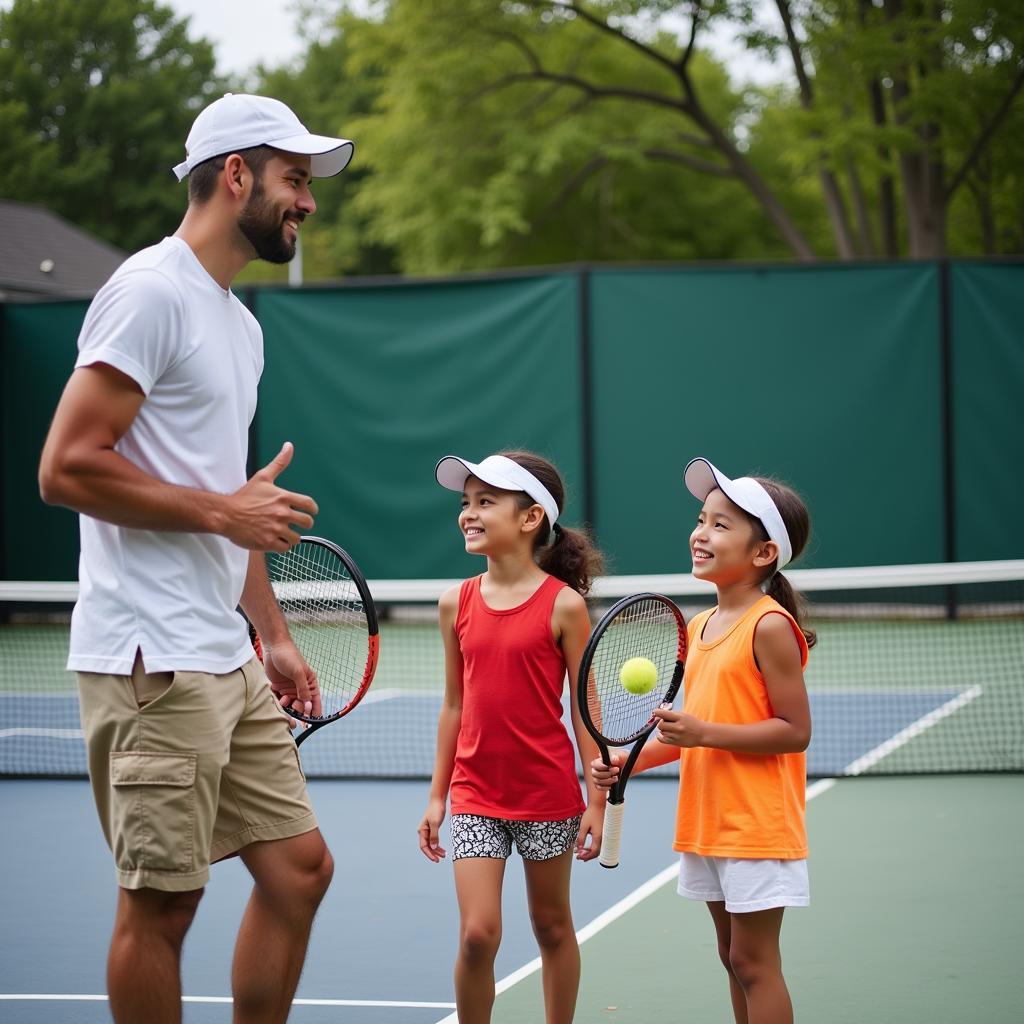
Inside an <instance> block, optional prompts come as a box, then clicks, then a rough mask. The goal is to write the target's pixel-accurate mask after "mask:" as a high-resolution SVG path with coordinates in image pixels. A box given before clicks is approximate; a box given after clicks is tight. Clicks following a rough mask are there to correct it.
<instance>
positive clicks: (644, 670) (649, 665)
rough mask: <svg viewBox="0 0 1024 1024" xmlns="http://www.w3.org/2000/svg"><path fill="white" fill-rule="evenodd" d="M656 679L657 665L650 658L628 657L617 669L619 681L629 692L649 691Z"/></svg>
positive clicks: (640, 692) (641, 692)
mask: <svg viewBox="0 0 1024 1024" xmlns="http://www.w3.org/2000/svg"><path fill="white" fill-rule="evenodd" d="M657 681H658V667H657V665H655V664H654V662H653V661H651V659H650V658H630V659H629V660H628V661H624V662H623V663H622V668H621V669H619V682H620V683H622V685H623V688H624V689H626V690H628V691H629V692H630V693H636V694H644V693H650V692H651V690H653V689H654V684H655V683H656V682H657Z"/></svg>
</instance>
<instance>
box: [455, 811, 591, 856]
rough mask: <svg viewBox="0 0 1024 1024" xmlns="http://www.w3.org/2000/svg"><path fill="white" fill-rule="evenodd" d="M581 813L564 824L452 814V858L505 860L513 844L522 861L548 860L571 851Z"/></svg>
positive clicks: (567, 819)
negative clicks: (494, 858) (495, 858)
mask: <svg viewBox="0 0 1024 1024" xmlns="http://www.w3.org/2000/svg"><path fill="white" fill-rule="evenodd" d="M582 819H583V815H582V814H577V815H576V816H575V817H572V818H566V819H565V820H564V821H512V820H511V819H509V818H486V817H484V816H483V815H481V814H453V815H452V818H451V833H452V858H453V859H454V860H461V859H462V858H463V857H497V858H499V859H500V860H507V859H508V856H509V854H511V853H512V843H513V842H515V844H516V849H517V850H518V851H519V856H520V857H522V858H523V860H550V859H551V858H552V857H561V855H562V854H563V853H565V852H566V850H571V849H572V848H573V845H574V844H575V842H576V836H577V835H579V831H580V821H581V820H582Z"/></svg>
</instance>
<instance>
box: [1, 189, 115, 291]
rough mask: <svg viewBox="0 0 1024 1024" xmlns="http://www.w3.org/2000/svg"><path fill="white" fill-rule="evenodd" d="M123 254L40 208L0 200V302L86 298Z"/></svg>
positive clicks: (107, 275)
mask: <svg viewBox="0 0 1024 1024" xmlns="http://www.w3.org/2000/svg"><path fill="white" fill-rule="evenodd" d="M127 255H128V254H127V253H124V252H122V251H121V250H120V249H117V248H115V247H114V246H112V245H109V244H108V243H107V242H102V241H100V239H98V238H94V237H93V236H92V235H90V234H88V233H87V232H85V231H82V230H81V228H76V227H75V226H74V224H69V223H68V222H67V221H66V220H64V219H63V218H61V217H58V216H57V214H55V213H51V212H50V211H49V210H46V209H43V207H41V206H33V205H31V204H29V203H16V202H13V201H12V200H9V199H0V299H57V298H66V299H74V298H86V299H87V298H91V297H92V296H93V295H95V294H96V291H97V289H98V288H99V287H100V285H102V284H103V283H104V282H105V281H106V280H107V278H108V277H110V275H111V274H112V273H113V272H114V271H115V270H116V269H117V267H118V266H120V264H121V263H122V262H124V259H125V257H126V256H127Z"/></svg>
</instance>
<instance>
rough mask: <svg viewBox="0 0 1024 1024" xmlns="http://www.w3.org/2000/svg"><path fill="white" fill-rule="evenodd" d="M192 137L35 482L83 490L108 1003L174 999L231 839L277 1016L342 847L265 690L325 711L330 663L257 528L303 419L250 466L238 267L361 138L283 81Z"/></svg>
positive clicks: (118, 1008)
mask: <svg viewBox="0 0 1024 1024" xmlns="http://www.w3.org/2000/svg"><path fill="white" fill-rule="evenodd" d="M185 149H186V153H185V160H184V161H182V163H180V164H179V165H178V166H177V167H175V168H174V173H175V174H176V175H177V177H178V180H179V181H181V180H182V179H183V178H184V177H186V176H188V179H189V182H188V190H189V205H188V209H187V211H186V213H185V217H184V219H183V220H182V223H181V225H180V227H179V228H178V230H177V232H176V233H175V234H174V235H173V236H172V237H169V238H165V239H164V240H163V241H162V242H159V243H158V244H156V245H154V246H152V247H150V248H148V249H144V250H143V251H141V252H139V253H136V254H135V255H134V256H132V257H130V258H129V259H128V260H127V261H126V262H125V263H124V264H123V265H122V266H121V267H120V268H119V269H118V270H117V271H116V272H115V273H114V275H113V276H112V277H111V279H110V280H109V281H108V282H107V284H105V285H104V286H103V288H101V289H100V291H99V292H98V293H97V295H96V298H95V299H94V300H93V303H92V305H91V306H90V307H89V311H88V313H87V314H86V318H85V322H84V324H83V326H82V331H81V334H80V336H79V340H78V347H79V355H78V359H77V361H76V363H75V370H74V372H73V373H72V375H71V378H70V380H69V381H68V384H67V387H66V389H65V391H64V394H63V396H62V397H61V400H60V403H59V404H58V406H57V411H56V413H55V415H54V419H53V424H52V426H51V428H50V434H49V437H48V438H47V441H46V445H45V448H44V450H43V456H42V462H41V465H40V471H39V480H40V490H41V493H42V496H43V498H44V500H45V501H47V502H50V503H55V504H60V505H65V506H67V507H69V508H72V509H74V510H75V511H77V512H78V513H80V527H81V560H80V566H79V600H78V604H77V605H76V607H75V611H74V615H73V617H72V625H71V648H70V655H69V658H68V668H69V669H72V670H74V671H76V672H77V673H78V685H79V696H80V703H81V712H82V727H83V732H84V734H85V739H86V744H87V748H88V758H89V775H90V778H91V780H92V787H93V793H94V797H95V800H96V805H97V809H98V811H99V816H100V822H101V825H102V827H103V831H104V834H105V836H106V838H107V841H108V843H109V845H110V847H111V850H112V852H113V855H114V860H115V864H116V868H117V879H118V884H119V886H120V890H119V899H118V907H117V917H116V920H115V925H114V935H113V939H112V941H111V947H110V957H109V961H108V971H107V981H108V988H109V994H110V1008H111V1012H112V1014H113V1017H114V1020H115V1021H116V1022H135V1024H137V1022H140V1021H145V1022H146V1024H164V1022H174V1021H180V1020H181V983H180V975H179V961H180V954H181V946H182V942H183V940H184V937H185V933H186V932H187V931H188V928H189V926H190V924H191V922H192V918H193V915H194V913H195V910H196V907H197V905H198V903H199V899H200V897H201V896H202V892H203V887H204V885H205V884H206V882H207V880H208V878H209V865H210V864H211V863H212V862H214V861H217V860H220V859H223V858H224V857H230V856H234V855H237V856H239V857H240V859H241V860H242V861H243V862H244V864H245V866H246V867H247V868H248V870H249V872H250V874H251V875H252V877H253V881H254V889H253V894H252V898H251V900H250V902H249V906H248V908H247V909H246V912H245V916H244V919H243V921H242V925H241V928H240V930H239V934H238V941H237V944H236V948H235V958H234V964H233V968H232V982H233V988H234V997H235V1008H234V1020H235V1022H236V1024H239V1022H249V1021H252V1022H255V1021H260V1022H269V1021H284V1020H285V1019H286V1018H287V1015H288V1010H289V1007H290V1005H291V1000H292V996H293V995H294V992H295V987H296V985H297V983H298V979H299V974H300V972H301V969H302V964H303V961H304V959H305V953H306V944H307V941H308V938H309V931H310V927H311V925H312V921H313V916H314V914H315V913H316V908H317V906H318V905H319V903H320V900H321V899H322V897H323V895H324V893H325V892H326V890H327V886H328V885H329V883H330V879H331V873H332V870H333V864H332V860H331V855H330V853H329V851H328V850H327V847H326V845H325V844H324V841H323V838H322V836H321V835H320V832H319V830H318V828H317V823H316V818H315V816H314V814H313V810H312V807H311V806H310V803H309V798H308V795H307V793H306V786H305V781H304V779H303V777H302V773H301V770H300V768H299V765H298V760H297V757H296V752H295V744H294V743H293V741H292V739H291V735H290V732H289V729H288V721H289V720H288V718H287V716H286V715H285V714H284V712H283V711H282V710H281V708H280V707H279V706H278V704H277V703H276V702H275V700H274V696H273V693H276V695H277V697H278V699H279V700H280V701H281V702H282V703H286V704H291V703H295V704H296V705H298V706H301V707H302V709H303V710H305V711H306V712H307V713H313V714H318V713H319V706H320V697H319V691H318V688H317V680H316V676H315V674H314V673H313V672H312V670H311V669H310V668H309V666H308V665H307V664H306V662H305V661H304V660H303V658H302V656H301V655H300V654H299V652H298V650H297V649H296V648H295V645H294V643H293V642H292V640H291V637H290V636H289V634H288V629H287V626H286V625H285V623H284V620H283V617H282V616H281V613H280V609H279V608H278V606H277V603H276V601H275V600H274V596H273V592H272V590H271V588H270V585H269V583H268V582H267V573H266V565H265V562H264V555H263V552H265V551H285V550H287V549H288V548H290V547H291V546H292V545H293V544H294V543H295V542H296V541H297V540H298V533H297V530H298V529H308V528H309V527H311V526H312V525H313V516H314V515H315V514H316V512H317V506H316V502H314V501H313V499H312V498H310V497H307V496H305V495H301V494H293V493H291V492H289V491H287V490H284V489H283V488H281V487H279V486H278V484H277V482H276V480H277V477H278V474H280V473H281V472H282V471H283V470H284V469H285V468H286V467H287V465H288V463H289V462H290V461H291V458H292V446H291V444H290V443H285V444H284V446H283V447H282V449H281V451H280V452H279V454H278V455H277V456H276V457H275V458H274V459H273V460H272V461H271V462H270V464H269V465H267V466H266V467H264V468H263V469H261V470H260V471H259V472H257V473H256V474H255V475H254V476H253V477H252V478H251V479H249V480H246V460H247V456H248V451H247V448H248V428H249V424H250V422H251V420H252V417H253V414H254V412H255V408H256V386H257V383H258V381H259V377H260V374H261V372H262V370H263V336H262V332H261V330H260V327H259V324H258V323H257V322H256V320H255V318H254V317H253V316H252V314H251V313H249V311H248V310H247V309H246V308H245V307H244V306H243V305H242V303H241V302H239V300H238V299H237V298H236V297H235V295H234V294H232V292H231V290H230V286H231V282H232V281H233V280H234V278H235V276H236V275H237V274H238V273H239V271H241V270H242V268H243V267H244V266H245V265H246V264H247V263H248V262H249V261H250V260H253V259H257V258H259V259H265V260H270V261H272V262H278V263H284V262H287V261H288V260H290V259H291V258H292V256H293V255H294V253H295V244H296V239H297V237H298V233H299V230H300V228H301V225H302V222H303V221H304V220H305V218H306V217H307V216H309V215H310V214H311V213H313V212H314V211H315V210H316V203H315V202H314V201H313V196H312V193H311V192H310V180H311V178H313V177H324V176H331V175H334V174H337V173H338V172H339V171H341V170H342V169H343V168H344V167H345V166H346V165H347V164H348V162H349V160H350V159H351V156H352V143H351V142H349V141H348V140H347V139H338V138H331V137H327V136H321V135H313V134H311V133H310V132H309V131H307V130H306V128H305V127H304V126H303V125H302V124H301V122H300V121H299V119H298V118H297V117H296V116H295V114H294V113H292V111H291V110H289V109H288V107H286V106H285V105H284V104H283V103H280V102H278V101H277V100H273V99H269V98H266V97H262V96H245V95H232V94H228V95H226V96H224V97H222V98H221V99H219V100H217V101H216V102H214V103H212V104H211V105H210V106H209V107H207V108H206V109H205V110H203V111H202V112H201V113H200V114H199V116H198V117H197V118H196V120H195V123H194V125H193V126H192V130H191V132H190V133H189V136H188V140H187V141H186V145H185ZM239 605H241V607H242V608H243V609H244V610H245V612H246V614H247V615H248V617H249V618H250V619H251V620H252V622H253V623H254V624H255V626H256V628H257V629H258V631H259V633H260V635H261V638H262V639H263V649H264V660H265V663H266V665H265V671H264V667H263V666H261V665H260V663H259V662H258V661H257V660H256V659H255V658H254V657H253V651H252V646H251V644H250V643H249V641H248V633H247V629H246V625H245V622H244V620H243V619H242V617H241V616H240V615H239V614H238V612H237V608H238V606H239ZM268 677H269V680H270V685H269V686H268V685H267V679H268ZM272 691H273V693H272Z"/></svg>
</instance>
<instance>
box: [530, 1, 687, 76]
mask: <svg viewBox="0 0 1024 1024" xmlns="http://www.w3.org/2000/svg"><path fill="white" fill-rule="evenodd" d="M525 3H526V4H527V6H529V7H547V8H549V9H550V8H555V9H556V10H562V11H572V13H573V14H575V15H576V16H577V17H578V18H582V19H583V21H585V22H587V24H589V25H591V26H593V27H594V28H595V29H597V30H598V31H599V32H604V33H605V34H606V35H609V36H611V37H612V38H614V39H618V40H619V41H620V42H623V43H626V44H627V45H629V46H632V47H633V48H634V49H635V50H639V51H640V53H642V54H643V55H644V56H645V57H647V58H648V59H649V60H653V61H655V62H656V63H658V64H661V65H662V67H665V68H667V69H668V70H669V71H671V72H672V74H673V75H675V74H677V71H676V66H675V64H674V63H673V62H672V61H671V60H669V58H668V57H665V56H664V55H662V54H660V53H658V51H657V50H655V49H654V48H653V47H651V46H648V45H647V44H646V43H641V42H640V40H639V39H634V38H633V37H632V36H628V35H626V33H625V32H622V31H621V30H619V29H617V28H615V27H614V26H613V25H609V24H608V22H607V21H605V20H604V19H603V18H599V17H597V15H595V14H591V13H590V11H588V10H587V9H586V8H585V7H580V5H579V4H578V3H577V2H576V0H569V2H568V3H560V2H559V0H525Z"/></svg>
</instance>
